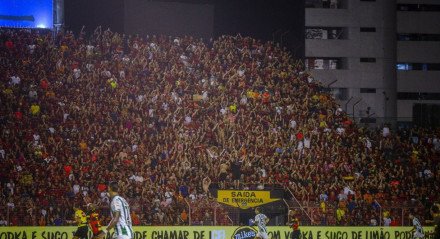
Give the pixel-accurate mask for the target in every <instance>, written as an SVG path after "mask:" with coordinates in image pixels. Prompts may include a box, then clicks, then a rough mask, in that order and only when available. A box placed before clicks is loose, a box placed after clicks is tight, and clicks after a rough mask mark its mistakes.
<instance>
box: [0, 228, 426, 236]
mask: <svg viewBox="0 0 440 239" xmlns="http://www.w3.org/2000/svg"><path fill="white" fill-rule="evenodd" d="M300 229H301V238H303V239H410V238H413V236H412V233H411V232H410V230H411V229H412V227H301V228H300ZM75 230H76V227H0V239H70V238H72V236H73V233H74V231H75ZM268 230H269V233H268V234H269V238H272V239H290V238H291V236H290V233H291V231H292V230H291V229H290V228H289V227H287V226H278V227H268ZM424 230H425V234H426V235H427V236H426V237H425V238H431V239H433V238H434V237H433V236H430V235H428V234H430V233H431V232H432V231H433V230H434V228H433V227H425V228H424ZM256 232H257V228H256V227H248V226H244V227H234V226H223V227H221V226H193V227H188V226H186V227H182V226H176V227H171V226H170V227H167V226H140V227H134V237H133V239H251V238H252V239H253V238H254V237H255V235H256ZM90 238H92V237H91V235H89V239H90ZM107 238H108V239H110V238H113V232H109V233H108V234H107V237H106V239H107Z"/></svg>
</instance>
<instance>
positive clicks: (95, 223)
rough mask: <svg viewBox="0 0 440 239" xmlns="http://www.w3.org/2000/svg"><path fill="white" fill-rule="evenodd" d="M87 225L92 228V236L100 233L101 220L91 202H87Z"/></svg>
mask: <svg viewBox="0 0 440 239" xmlns="http://www.w3.org/2000/svg"><path fill="white" fill-rule="evenodd" d="M88 206H89V212H88V219H89V227H90V229H91V230H92V233H93V237H95V236H97V235H99V234H100V233H101V231H102V230H101V220H100V219H99V213H98V212H97V210H96V208H95V206H94V205H93V204H89V205H88Z"/></svg>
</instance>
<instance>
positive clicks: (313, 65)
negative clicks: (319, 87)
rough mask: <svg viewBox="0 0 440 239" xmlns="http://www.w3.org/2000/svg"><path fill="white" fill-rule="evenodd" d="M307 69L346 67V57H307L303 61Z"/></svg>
mask: <svg viewBox="0 0 440 239" xmlns="http://www.w3.org/2000/svg"><path fill="white" fill-rule="evenodd" d="M305 65H306V68H307V69H309V70H341V69H347V59H346V58H341V57H339V58H329V57H309V58H307V59H306V61H305Z"/></svg>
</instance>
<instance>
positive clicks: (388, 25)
mask: <svg viewBox="0 0 440 239" xmlns="http://www.w3.org/2000/svg"><path fill="white" fill-rule="evenodd" d="M347 7H348V8H347V9H319V8H308V9H306V27H344V28H346V29H348V39H345V40H316V39H307V40H306V57H337V58H344V60H345V61H346V66H347V68H346V69H341V70H312V74H313V75H314V76H315V79H317V80H320V81H322V82H323V83H324V84H329V83H330V82H333V81H335V80H337V81H336V82H335V83H334V84H332V85H331V87H333V88H348V94H349V96H348V98H351V97H353V98H352V100H351V101H350V102H349V103H348V105H347V111H348V113H349V114H354V116H355V117H359V116H363V115H362V114H361V113H360V112H362V111H366V108H367V107H371V110H370V112H372V113H375V116H378V117H385V116H387V117H395V116H396V97H395V95H396V90H395V89H396V76H395V74H396V73H395V60H396V57H395V55H396V50H395V48H396V40H395V37H396V34H395V32H396V30H395V27H396V24H395V21H396V17H395V12H396V10H395V9H396V5H395V0H387V1H376V2H361V1H359V0H348V1H347ZM361 27H374V28H376V32H361V31H360V28H361ZM363 57H368V58H375V59H376V62H372V63H370V62H368V63H367V62H360V58H363ZM360 88H375V89H376V93H368V94H363V93H360ZM383 92H385V94H386V97H387V98H388V100H387V101H385V100H384V99H385V96H384V94H383ZM358 100H361V102H360V103H359V104H358V105H356V109H355V111H354V112H353V109H352V107H351V105H352V104H353V103H354V102H356V101H358ZM385 102H386V103H387V105H386V106H385V105H384V103H385ZM346 103H347V101H341V102H340V104H341V105H343V106H345V104H346ZM343 108H344V107H343Z"/></svg>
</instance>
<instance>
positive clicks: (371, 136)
mask: <svg viewBox="0 0 440 239" xmlns="http://www.w3.org/2000/svg"><path fill="white" fill-rule="evenodd" d="M0 61H1V64H0V101H1V108H0V125H1V126H0V127H1V131H0V180H1V182H0V222H2V223H3V224H5V223H4V222H5V221H6V220H7V219H6V218H8V221H9V225H66V223H67V222H66V221H67V220H69V219H71V217H72V213H73V211H72V210H73V209H72V208H73V207H74V206H81V205H84V204H85V202H95V203H97V202H100V203H101V205H102V206H105V208H108V207H107V206H108V202H109V198H108V195H107V194H106V184H107V183H108V182H109V181H110V180H118V181H119V182H120V184H121V186H122V191H123V192H122V193H123V195H125V196H126V198H127V199H128V200H129V201H130V205H131V206H132V208H133V210H132V211H133V213H134V214H135V215H132V218H133V223H134V224H135V225H179V224H180V225H183V224H188V223H189V222H188V217H189V216H191V218H192V224H203V225H213V224H215V225H227V224H232V223H234V221H233V220H231V218H232V216H231V215H229V213H228V210H227V208H226V207H225V206H221V205H218V204H216V203H215V202H214V201H215V200H213V199H212V195H211V191H213V190H215V189H229V188H234V189H238V188H240V189H264V188H268V187H274V186H276V187H280V188H283V189H284V190H286V192H291V193H292V194H293V196H294V198H296V199H297V202H299V204H300V205H301V208H302V209H304V211H307V212H308V216H309V217H310V219H311V223H312V224H317V225H372V224H373V225H374V222H375V221H376V223H377V224H379V221H380V222H382V221H383V220H384V218H386V219H391V223H394V225H401V224H402V223H404V224H405V223H409V222H408V221H404V220H403V217H405V215H406V214H405V210H404V209H402V208H405V207H408V208H413V209H414V208H415V209H416V210H418V213H419V214H420V216H421V217H423V215H424V214H425V213H426V212H427V209H428V210H429V207H430V204H431V203H432V202H434V201H438V200H439V199H440V195H439V192H440V188H439V186H440V180H439V177H440V166H439V165H440V164H439V160H440V141H439V135H440V131H439V130H438V129H437V130H436V129H423V128H417V127H414V128H408V129H399V128H395V127H391V126H387V125H385V126H384V127H383V128H382V127H381V128H380V129H379V128H373V129H372V128H366V127H362V126H361V125H357V124H356V123H354V122H353V121H352V120H351V119H350V117H348V116H347V115H346V113H345V112H344V111H343V110H342V109H341V108H340V107H339V106H338V105H337V103H336V102H335V100H334V99H333V98H332V96H331V95H330V94H328V93H327V91H326V90H325V88H324V87H323V86H322V85H320V84H319V83H318V82H315V81H314V80H313V77H312V76H311V75H309V73H308V72H307V71H305V70H304V68H303V66H302V64H301V62H298V61H294V60H292V58H291V57H290V55H289V53H288V52H286V51H283V50H281V49H280V48H278V47H277V46H276V45H275V44H274V43H272V42H261V41H259V40H256V39H252V38H249V37H244V36H240V35H237V36H221V37H219V38H218V39H209V40H202V39H196V38H192V37H189V36H188V37H179V38H177V37H169V36H146V37H143V38H142V37H138V36H127V35H121V34H118V33H114V32H112V31H110V30H105V29H101V28H97V29H96V30H95V31H94V32H90V33H89V35H87V34H86V33H85V32H81V33H80V34H78V35H74V34H73V33H71V32H68V31H66V32H60V33H57V34H56V33H53V32H49V31H41V30H40V31H39V30H24V29H22V30H18V29H15V30H11V29H0ZM211 207H216V208H217V209H215V210H217V211H216V216H215V218H214V216H213V213H211V211H210V210H211ZM189 208H191V215H189V211H188V209H189ZM396 208H399V210H397V209H396ZM104 211H106V212H107V211H108V209H105V210H104ZM102 215H103V217H104V221H106V222H108V214H106V213H105V212H103V213H102ZM105 217H107V218H105ZM381 224H382V225H383V223H381Z"/></svg>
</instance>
